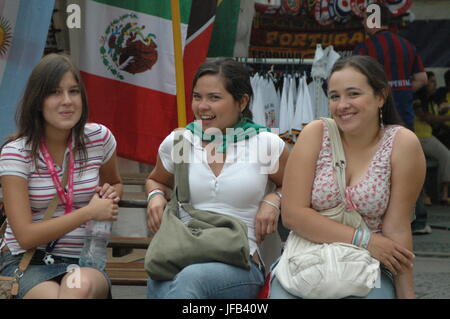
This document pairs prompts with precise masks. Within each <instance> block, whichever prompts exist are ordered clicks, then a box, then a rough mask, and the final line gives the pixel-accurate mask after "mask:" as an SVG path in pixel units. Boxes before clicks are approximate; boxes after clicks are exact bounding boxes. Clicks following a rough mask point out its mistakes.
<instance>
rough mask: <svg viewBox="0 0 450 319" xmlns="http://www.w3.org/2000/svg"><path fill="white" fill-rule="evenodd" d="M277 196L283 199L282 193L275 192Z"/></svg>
mask: <svg viewBox="0 0 450 319" xmlns="http://www.w3.org/2000/svg"><path fill="white" fill-rule="evenodd" d="M275 194H276V195H277V196H278V197H280V199H281V198H282V197H283V195H282V194H281V192H275Z"/></svg>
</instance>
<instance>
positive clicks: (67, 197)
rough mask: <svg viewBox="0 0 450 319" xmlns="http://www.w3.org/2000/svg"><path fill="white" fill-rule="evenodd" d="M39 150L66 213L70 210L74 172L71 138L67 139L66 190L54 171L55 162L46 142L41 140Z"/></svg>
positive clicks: (71, 206)
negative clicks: (67, 168)
mask: <svg viewBox="0 0 450 319" xmlns="http://www.w3.org/2000/svg"><path fill="white" fill-rule="evenodd" d="M41 152H42V154H43V155H44V159H45V163H46V164H47V168H48V170H49V171H50V175H51V177H52V180H53V184H54V185H55V187H56V191H57V192H58V197H59V200H60V201H61V203H63V204H64V205H65V209H64V214H68V213H70V212H72V208H73V196H74V190H73V189H74V187H73V175H74V172H75V161H74V158H73V152H72V138H70V139H69V174H68V175H69V176H68V180H67V191H65V190H64V188H63V187H62V184H61V181H60V179H59V176H58V174H57V173H56V169H55V164H54V163H53V159H52V157H51V155H50V153H49V152H48V148H47V144H46V143H45V141H44V140H42V141H41Z"/></svg>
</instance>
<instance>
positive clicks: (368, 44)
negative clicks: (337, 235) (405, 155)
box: [353, 4, 431, 234]
mask: <svg viewBox="0 0 450 319" xmlns="http://www.w3.org/2000/svg"><path fill="white" fill-rule="evenodd" d="M378 8H379V13H380V26H377V27H369V24H368V23H367V19H368V18H369V17H368V13H367V12H366V13H365V16H364V19H363V21H362V22H363V26H364V29H365V31H366V33H367V34H368V35H369V38H368V39H366V40H365V41H364V42H362V43H359V44H358V45H357V46H356V47H355V50H354V52H353V53H354V54H356V55H368V56H371V57H373V58H375V59H376V60H377V61H378V62H379V63H380V64H381V65H382V66H383V67H384V71H385V72H386V76H387V79H388V81H389V85H390V87H391V88H392V96H393V98H394V102H395V107H396V108H397V111H398V113H399V114H400V117H401V119H402V121H403V124H404V125H405V126H406V127H407V128H409V129H410V130H412V131H413V130H414V117H415V115H414V107H413V95H414V92H415V91H417V90H419V89H420V88H422V87H423V86H425V85H426V84H427V75H426V73H425V69H424V67H423V63H422V58H421V57H420V55H419V54H417V50H416V48H415V46H414V45H413V44H411V43H410V42H409V41H408V40H406V39H404V38H402V37H401V36H399V35H397V34H395V33H393V32H391V31H389V25H390V23H391V12H390V10H389V8H388V7H387V6H386V5H385V4H378ZM424 198H425V197H424V192H423V191H422V192H421V193H420V195H419V198H418V199H417V203H416V206H415V216H416V219H415V221H414V222H413V223H412V224H411V227H412V229H413V231H414V233H417V234H429V233H431V227H430V225H428V223H427V219H428V212H427V210H426V208H425V205H424Z"/></svg>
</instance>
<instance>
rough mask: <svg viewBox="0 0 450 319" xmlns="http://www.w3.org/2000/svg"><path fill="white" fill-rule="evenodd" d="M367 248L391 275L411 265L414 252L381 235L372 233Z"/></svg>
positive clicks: (399, 272)
mask: <svg viewBox="0 0 450 319" xmlns="http://www.w3.org/2000/svg"><path fill="white" fill-rule="evenodd" d="M368 250H369V252H370V254H371V256H372V257H373V258H375V259H376V260H378V261H379V262H380V263H382V264H383V265H384V266H385V267H386V268H387V269H388V270H389V271H390V272H391V273H392V274H393V275H398V274H401V273H403V272H404V271H405V270H407V269H410V268H412V267H413V259H414V257H415V256H414V254H413V253H412V252H411V251H409V250H408V249H406V248H404V247H403V246H401V245H400V244H397V243H396V242H394V241H393V240H391V239H389V238H387V237H385V236H383V235H380V234H375V233H372V237H371V238H370V241H369V246H368Z"/></svg>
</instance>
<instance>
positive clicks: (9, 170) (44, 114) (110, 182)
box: [0, 54, 122, 299]
mask: <svg viewBox="0 0 450 319" xmlns="http://www.w3.org/2000/svg"><path fill="white" fill-rule="evenodd" d="M87 118H88V103H87V98H86V92H85V88H84V85H83V82H82V81H81V78H80V74H79V72H78V70H77V69H76V67H75V66H74V64H73V63H72V62H71V61H70V59H69V58H68V57H67V56H65V55H59V54H49V55H47V56H45V57H43V58H42V59H41V61H40V62H39V63H38V64H37V65H36V67H35V68H34V69H33V71H32V73H31V75H30V77H29V79H28V83H27V86H26V89H25V93H24V96H23V99H22V102H21V104H20V108H19V109H18V113H17V127H18V131H17V133H16V134H15V135H14V136H13V137H12V138H10V139H9V141H7V142H6V143H5V144H4V145H3V147H2V149H1V155H0V179H1V185H2V189H3V197H4V205H5V212H6V217H7V222H8V224H7V229H6V233H5V236H4V241H3V242H2V245H1V256H0V275H2V276H13V274H14V271H15V270H16V269H17V267H18V265H19V262H20V261H21V259H22V256H23V254H24V252H25V251H26V250H28V249H31V248H35V247H37V250H36V252H35V254H34V257H33V260H32V261H31V264H30V265H29V266H28V268H27V269H26V271H25V272H24V275H23V277H22V278H21V279H20V281H19V287H20V290H19V294H18V295H17V296H16V297H17V298H24V299H47V298H48V299H57V298H69V299H72V298H107V297H108V295H109V296H110V286H111V284H110V280H109V278H108V276H107V274H106V273H105V272H102V271H99V270H97V269H95V268H91V267H81V268H79V270H80V272H79V275H80V276H79V279H80V281H79V282H78V283H77V285H75V284H74V282H69V281H70V276H71V274H72V273H71V272H68V270H69V268H70V267H69V266H70V265H77V264H78V259H79V256H80V253H81V250H82V247H83V242H84V237H85V224H86V223H87V222H89V221H90V220H109V221H115V220H117V214H118V206H117V204H118V201H119V199H120V196H121V194H122V184H121V179H120V176H119V171H118V166H117V157H116V141H115V138H114V136H113V135H112V134H111V132H110V131H109V130H108V129H107V128H106V127H105V126H103V125H100V124H95V123H86V122H87ZM66 170H67V171H68V172H67V176H68V177H67V179H68V181H67V186H66V187H64V188H63V187H62V179H63V172H64V171H66ZM99 185H100V186H99ZM55 194H57V196H58V199H59V204H58V206H57V208H56V210H55V212H54V214H53V217H52V218H51V219H49V220H46V221H42V219H43V216H44V213H45V211H46V209H47V207H48V206H49V204H50V202H51V201H52V199H53V197H54V196H55ZM49 254H50V255H51V256H52V258H53V263H51V262H50V263H49V262H45V261H44V257H45V256H47V255H49ZM45 260H47V259H45Z"/></svg>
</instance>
